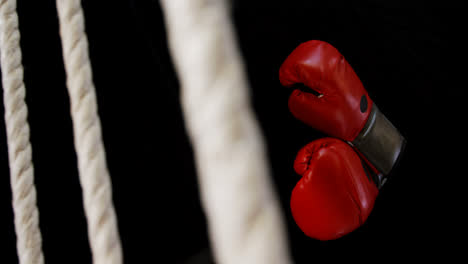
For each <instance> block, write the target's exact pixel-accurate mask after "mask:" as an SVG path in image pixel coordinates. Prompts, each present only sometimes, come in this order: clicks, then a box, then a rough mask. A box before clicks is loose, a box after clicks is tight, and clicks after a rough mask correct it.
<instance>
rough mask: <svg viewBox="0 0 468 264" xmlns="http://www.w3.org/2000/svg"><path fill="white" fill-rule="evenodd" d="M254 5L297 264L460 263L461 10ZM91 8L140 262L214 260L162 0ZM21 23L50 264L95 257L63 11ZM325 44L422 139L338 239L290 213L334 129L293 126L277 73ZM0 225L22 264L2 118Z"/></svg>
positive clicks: (109, 136) (265, 117) (253, 76)
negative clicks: (306, 170) (300, 161)
mask: <svg viewBox="0 0 468 264" xmlns="http://www.w3.org/2000/svg"><path fill="white" fill-rule="evenodd" d="M251 2H252V1H236V3H235V4H234V5H233V18H234V21H235V26H236V30H237V33H238V40H239V44H240V48H241V51H242V54H243V56H244V59H245V62H246V67H247V71H248V77H249V80H250V84H251V88H252V89H251V95H252V103H253V106H254V108H255V111H256V114H257V118H258V120H259V123H260V126H261V128H262V132H263V134H264V135H265V137H266V142H267V145H268V157H269V160H270V163H271V166H272V172H273V179H274V182H275V187H276V191H277V193H278V194H279V197H280V201H281V206H282V208H283V211H284V218H285V220H286V223H287V229H288V234H289V242H290V248H291V252H292V255H293V257H294V260H295V262H296V263H314V262H316V261H325V262H326V263H329V262H334V261H335V260H341V261H348V260H349V261H355V260H358V261H360V262H363V261H364V262H375V261H379V260H382V259H388V258H390V259H394V260H400V259H403V258H404V259H405V260H408V259H409V260H417V261H420V260H422V259H434V258H437V257H440V258H441V259H444V260H447V258H450V257H452V256H454V254H453V253H456V252H457V247H456V244H457V243H456V242H454V240H453V239H454V238H456V237H459V236H461V234H459V233H458V228H457V224H456V223H455V221H454V219H455V217H454V216H452V213H453V212H454V211H456V208H457V205H455V202H454V201H456V199H455V198H451V195H455V194H457V193H458V192H455V191H453V190H452V185H457V183H459V182H460V181H459V180H458V178H457V177H463V174H462V173H454V174H452V173H451V172H448V169H447V167H451V166H447V165H446V164H451V163H454V162H453V160H454V159H455V158H453V157H454V156H457V154H454V153H453V152H449V151H448V150H447V149H446V146H447V145H450V143H453V142H454V141H456V140H457V137H455V136H453V137H452V138H446V137H445V136H443V135H445V131H446V130H447V126H448V125H450V124H451V122H452V121H451V120H452V119H456V117H455V116H454V115H453V114H447V113H448V112H451V108H452V104H451V103H449V101H451V98H452V97H456V96H457V94H460V93H455V95H454V93H453V92H450V91H451V90H448V88H447V87H446V86H447V85H446V80H447V79H450V78H451V75H450V74H449V72H451V68H450V67H449V66H448V65H447V64H446V63H445V57H446V56H447V55H446V54H447V53H450V51H451V50H450V47H449V46H451V43H450V40H449V37H448V35H449V34H448V33H447V29H448V28H450V26H448V25H447V24H446V18H445V16H444V15H447V14H448V15H450V13H451V12H453V11H454V10H453V9H443V8H436V9H424V8H422V7H421V6H416V7H409V6H403V5H401V6H399V7H395V6H390V5H389V4H388V3H385V2H378V1H361V3H360V4H359V5H351V4H349V3H348V4H342V3H337V2H332V4H328V5H326V6H325V5H323V4H321V5H320V6H318V5H317V4H316V3H314V1H309V2H302V1H284V2H279V3H278V4H276V3H274V2H270V1H268V5H265V3H266V2H265V3H264V4H263V5H261V4H260V3H259V2H257V3H258V5H257V6H252V3H251ZM388 2H390V1H388ZM392 3H394V2H392ZM82 4H83V8H84V14H85V19H86V31H87V35H88V39H89V49H90V57H91V62H92V67H93V74H94V83H95V86H96V89H97V96H98V104H99V115H100V117H101V123H102V127H103V138H104V143H105V147H106V151H107V161H108V167H109V170H110V173H111V177H112V183H113V198H114V204H115V208H116V212H117V215H118V219H119V221H118V223H119V231H120V235H121V239H122V245H123V250H124V256H125V262H126V263H192V264H195V263H200V264H207V263H211V262H210V260H209V259H210V255H211V253H210V248H209V244H208V238H207V234H206V226H205V218H204V215H203V212H202V209H201V206H200V201H199V197H198V189H197V180H196V173H195V168H194V163H193V156H192V150H191V146H190V144H189V141H188V138H187V135H186V132H185V128H184V124H183V119H182V114H181V109H180V106H179V98H178V96H179V87H178V81H177V77H176V75H175V72H174V68H173V66H172V63H171V59H170V55H169V53H168V49H167V43H166V36H165V34H166V33H165V29H164V21H163V17H162V13H161V10H160V7H159V4H158V2H157V1H150V0H147V1H143V0H141V1H136V0H133V1H132V0H119V1H89V0H88V1H83V2H82ZM18 14H19V23H20V31H21V46H22V51H23V65H24V69H25V72H24V74H25V84H26V88H27V98H26V101H27V104H28V108H29V123H30V127H31V142H32V147H33V160H34V167H35V177H36V178H35V182H36V188H37V197H38V198H37V199H38V207H39V210H40V228H41V231H42V236H43V250H44V254H45V260H46V263H90V262H91V255H90V250H89V245H88V241H87V235H86V233H87V231H86V221H85V217H84V213H83V208H82V201H81V189H80V185H79V180H78V175H77V168H76V157H75V153H74V147H73V135H72V123H71V119H70V114H69V101H68V95H67V90H66V87H65V72H64V68H63V63H62V55H61V44H60V38H59V34H58V21H57V16H56V10H55V4H54V1H26V0H23V1H18ZM311 39H320V40H324V41H327V42H329V43H331V44H332V45H334V46H335V47H336V48H338V50H340V51H341V53H343V54H344V56H345V57H346V58H347V60H348V61H349V63H350V64H351V65H352V66H353V68H354V70H355V71H356V72H357V74H358V75H359V76H360V78H361V80H362V82H363V83H364V86H365V87H366V89H367V90H368V92H369V94H370V96H371V97H372V98H373V100H374V102H375V103H376V104H377V105H378V106H379V108H380V110H381V111H382V112H383V113H385V115H386V116H387V117H388V118H389V119H390V120H391V121H392V122H393V123H394V125H395V126H396V127H397V128H399V130H400V131H401V132H402V134H403V135H404V136H405V137H406V139H407V140H408V145H407V149H406V152H405V153H404V156H403V159H402V161H401V163H400V165H399V166H398V167H397V168H396V169H395V170H394V172H393V173H392V177H391V179H390V180H389V181H388V183H387V184H386V185H385V187H384V188H383V190H382V191H381V193H380V195H379V197H378V199H377V202H376V205H375V208H374V210H373V212H372V214H371V215H370V217H369V218H368V220H367V222H366V223H365V224H364V226H362V227H361V228H359V229H358V230H356V231H355V232H353V233H351V234H349V235H347V236H345V237H343V238H341V239H338V240H335V241H327V242H320V241H316V240H313V239H311V238H308V237H306V236H305V235H303V234H302V232H301V231H300V230H299V229H298V228H297V227H296V225H295V223H294V221H293V219H292V217H291V214H290V212H289V196H290V193H291V190H292V188H293V187H294V186H295V183H296V182H297V181H298V179H299V178H298V176H297V175H295V173H294V171H293V167H292V164H293V161H294V158H295V155H296V153H297V151H298V150H299V149H300V148H301V147H302V146H304V145H305V144H307V143H308V142H310V141H312V140H314V139H317V138H320V137H323V136H324V135H322V134H321V133H319V132H317V131H315V130H313V129H312V128H309V127H307V126H306V125H304V124H302V123H301V122H299V121H298V120H296V119H294V118H293V117H292V115H291V114H290V113H289V110H288V108H287V99H288V96H289V94H290V92H291V90H288V89H286V88H283V87H281V85H280V83H279V81H278V74H277V73H278V69H279V66H280V65H281V63H282V61H283V60H284V59H285V58H286V57H287V55H288V54H289V53H290V52H291V51H292V50H293V49H294V48H295V47H296V46H297V45H298V44H300V43H301V42H305V41H307V40H311ZM452 51H453V50H452ZM452 54H453V53H452ZM450 56H452V55H450ZM2 103H3V101H2ZM0 109H1V110H0V111H2V113H1V115H2V116H3V106H2V107H0ZM441 139H448V140H445V141H447V142H449V143H447V144H445V143H444V144H441ZM441 145H443V146H441ZM452 145H453V144H452ZM455 145H456V144H455ZM449 147H450V146H449ZM455 149H457V148H455ZM442 150H443V151H442ZM441 151H442V153H441ZM0 219H1V221H2V222H1V225H0V244H1V245H3V246H2V247H0V256H1V260H0V262H1V263H17V258H16V249H15V241H16V240H15V233H14V226H13V212H12V208H11V190H10V183H9V170H8V156H7V148H6V135H5V128H4V123H3V122H0ZM450 227H451V228H450ZM442 245H448V247H442Z"/></svg>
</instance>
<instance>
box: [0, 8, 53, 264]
mask: <svg viewBox="0 0 468 264" xmlns="http://www.w3.org/2000/svg"><path fill="white" fill-rule="evenodd" d="M0 53H1V54H0V56H1V58H0V61H1V69H2V83H3V101H4V105H5V124H6V130H7V144H8V157H9V164H10V181H11V190H12V196H13V211H14V215H15V230H16V246H17V251H18V258H19V263H21V264H33V263H34V264H42V263H44V257H43V254H42V238H41V232H40V230H39V212H38V210H37V207H36V189H35V187H34V167H33V163H32V149H31V144H30V142H29V125H28V108H27V106H26V103H25V101H24V98H25V96H26V89H25V87H24V82H23V65H22V63H21V60H22V58H21V49H20V34H19V30H18V15H17V14H16V1H15V0H0Z"/></svg>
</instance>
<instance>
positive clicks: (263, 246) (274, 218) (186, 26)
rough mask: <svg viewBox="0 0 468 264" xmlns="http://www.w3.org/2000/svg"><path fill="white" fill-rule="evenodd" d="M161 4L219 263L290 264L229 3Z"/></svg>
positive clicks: (174, 0) (169, 0) (171, 0)
mask: <svg viewBox="0 0 468 264" xmlns="http://www.w3.org/2000/svg"><path fill="white" fill-rule="evenodd" d="M160 3H161V5H162V7H163V11H164V15H165V20H166V28H167V31H168V37H169V44H170V45H169V46H170V51H171V53H172V58H173V61H174V64H175V66H176V70H177V72H178V75H179V80H180V83H181V102H182V108H183V113H184V119H185V124H186V127H187V129H188V132H189V136H190V139H191V141H192V145H193V148H194V152H195V161H196V166H197V172H198V182H199V187H200V191H201V192H200V193H201V199H202V204H203V207H204V210H205V214H206V216H207V219H208V230H209V235H210V239H211V246H212V248H213V250H214V255H215V259H216V261H217V263H228V264H230V263H232V264H234V263H235V264H239V263H243V264H244V263H245V264H250V263H251V264H260V263H265V264H267V263H268V264H276V263H277V264H287V263H291V261H290V259H289V253H288V249H287V244H286V239H285V232H284V230H283V220H282V218H281V213H280V210H279V206H278V203H277V198H276V196H275V193H274V192H273V189H272V183H271V182H270V173H269V168H268V166H267V161H266V157H265V148H264V141H263V138H262V136H261V134H260V131H259V128H258V124H257V121H256V120H255V118H254V114H253V111H252V108H251V106H250V102H249V94H248V84H247V78H246V74H245V72H244V71H245V70H244V66H243V63H242V60H241V57H240V54H239V49H238V47H237V44H236V43H237V41H236V38H235V37H234V29H233V26H232V24H231V22H230V20H229V8H228V2H227V1H221V0H191V1H185V0H161V1H160Z"/></svg>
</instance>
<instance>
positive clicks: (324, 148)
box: [291, 138, 378, 240]
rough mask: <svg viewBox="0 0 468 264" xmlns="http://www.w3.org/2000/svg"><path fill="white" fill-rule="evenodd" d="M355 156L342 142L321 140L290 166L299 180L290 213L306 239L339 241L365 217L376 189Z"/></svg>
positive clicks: (309, 146)
mask: <svg viewBox="0 0 468 264" xmlns="http://www.w3.org/2000/svg"><path fill="white" fill-rule="evenodd" d="M365 166H366V165H365V164H364V163H363V162H362V161H361V159H360V157H359V156H358V154H357V153H356V152H355V151H354V149H353V148H352V147H350V146H349V145H348V144H346V143H345V142H343V141H341V140H339V139H335V138H323V139H319V140H316V141H313V142H311V143H309V144H307V145H306V146H305V147H303V148H302V149H301V150H300V151H299V153H298V154H297V157H296V160H295V162H294V169H295V171H296V172H297V173H298V174H299V175H301V176H302V178H301V179H300V180H299V182H298V183H297V185H296V187H295V188H294V190H293V192H292V195H291V211H292V215H293V217H294V220H295V221H296V223H297V225H298V226H299V227H300V229H301V230H302V231H303V232H304V233H305V234H306V235H307V236H309V237H312V238H315V239H318V240H331V239H337V238H339V237H342V236H344V235H346V234H348V233H350V232H352V231H353V230H355V229H356V228H358V227H359V226H361V225H362V224H363V223H364V222H365V221H366V219H367V217H368V216H369V214H370V212H371V210H372V208H373V206H374V202H375V199H376V197H377V194H378V188H377V186H376V185H375V183H374V181H373V179H372V176H371V173H370V172H369V171H368V170H367V168H366V167H365Z"/></svg>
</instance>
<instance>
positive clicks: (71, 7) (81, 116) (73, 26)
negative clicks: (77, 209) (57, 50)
mask: <svg viewBox="0 0 468 264" xmlns="http://www.w3.org/2000/svg"><path fill="white" fill-rule="evenodd" d="M56 3H57V11H58V15H59V24H60V37H61V40H62V51H63V59H64V64H65V70H66V73H67V88H68V94H69V97H70V105H71V115H72V121H73V134H74V139H75V150H76V154H77V158H78V172H79V176H80V183H81V189H82V192H83V204H84V209H85V214H86V219H87V222H88V239H89V243H90V246H91V252H92V255H93V263H103V264H104V263H109V264H120V263H122V249H121V245H120V238H119V233H118V230H117V217H116V215H115V211H114V206H113V203H112V187H111V180H110V176H109V171H108V169H107V164H106V156H105V150H104V145H103V142H102V136H101V124H100V120H99V117H98V114H97V102H96V91H95V88H94V84H93V81H92V72H91V64H90V61H89V55H88V40H87V37H86V34H85V28H84V17H83V10H82V8H81V4H80V0H57V2H56Z"/></svg>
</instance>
